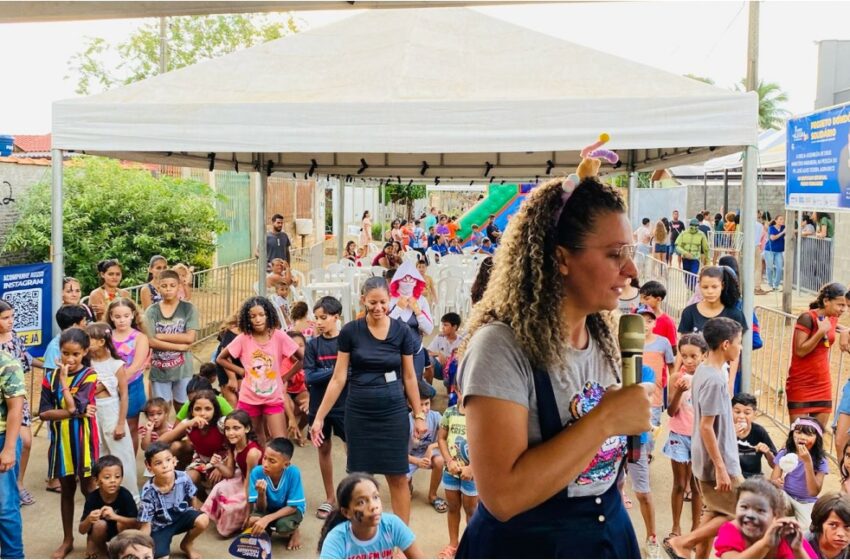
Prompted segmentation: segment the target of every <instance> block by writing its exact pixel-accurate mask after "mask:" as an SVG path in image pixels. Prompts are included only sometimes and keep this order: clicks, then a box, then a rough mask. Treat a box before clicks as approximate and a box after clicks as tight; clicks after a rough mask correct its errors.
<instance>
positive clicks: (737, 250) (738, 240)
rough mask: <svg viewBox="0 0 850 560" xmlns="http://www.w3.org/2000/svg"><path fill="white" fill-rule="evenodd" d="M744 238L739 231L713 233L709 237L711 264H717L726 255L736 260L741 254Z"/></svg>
mask: <svg viewBox="0 0 850 560" xmlns="http://www.w3.org/2000/svg"><path fill="white" fill-rule="evenodd" d="M743 240H744V237H743V235H742V233H741V232H739V231H713V232H711V233H710V234H709V236H708V244H709V247H710V251H711V262H712V263H717V261H718V259H720V257H722V256H724V255H732V256H733V257H735V258H738V256H739V255H740V254H741V247H742V245H743Z"/></svg>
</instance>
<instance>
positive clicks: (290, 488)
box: [248, 465, 307, 515]
mask: <svg viewBox="0 0 850 560" xmlns="http://www.w3.org/2000/svg"><path fill="white" fill-rule="evenodd" d="M258 480H265V481H266V506H267V508H268V511H267V513H271V512H273V511H277V510H279V509H281V508H284V507H293V508H295V509H297V510H298V511H300V512H301V514H302V515H303V514H304V512H305V511H306V509H307V500H306V499H305V498H304V486H303V485H302V484H301V471H299V470H298V467H296V466H295V465H289V466H288V467H286V469H284V471H283V474H281V475H280V481H279V482H278V485H277V486H275V485H274V484H273V483H272V480H271V478H269V477H268V476H267V475H266V474H265V473H264V472H263V466H262V465H257V466H255V467H254V468H253V469H251V476H250V478H249V480H248V503H249V504H255V503H257V497H258V495H257V487H256V485H257V481H258Z"/></svg>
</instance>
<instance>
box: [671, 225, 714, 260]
mask: <svg viewBox="0 0 850 560" xmlns="http://www.w3.org/2000/svg"><path fill="white" fill-rule="evenodd" d="M676 252H677V253H678V254H679V255H680V256H682V257H685V258H689V259H700V258H702V257H707V256H708V239H707V238H706V237H705V235H704V234H703V233H702V232H701V231H700V230H696V231H695V232H692V231H691V230H690V228H688V229H686V230H685V231H683V232H682V233H680V234H679V237H677V238H676ZM686 254H687V255H689V256H685V255H686Z"/></svg>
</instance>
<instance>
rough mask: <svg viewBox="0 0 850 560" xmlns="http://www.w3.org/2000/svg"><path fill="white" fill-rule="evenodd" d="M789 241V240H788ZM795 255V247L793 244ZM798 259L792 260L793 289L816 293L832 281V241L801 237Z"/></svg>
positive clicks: (798, 291)
mask: <svg viewBox="0 0 850 560" xmlns="http://www.w3.org/2000/svg"><path fill="white" fill-rule="evenodd" d="M789 241H790V240H789ZM794 252H795V255H796V253H797V245H796V243H795V244H794ZM797 256H798V257H799V258H795V259H794V263H795V268H794V287H795V288H796V289H797V293H798V294H799V293H800V292H801V291H806V292H812V293H817V292H818V291H819V290H820V289H821V287H822V286H823V285H824V284H827V283H829V282H830V281H831V280H832V258H833V247H832V239H829V238H822V237H814V236H808V237H802V238H801V239H800V253H799V255H797Z"/></svg>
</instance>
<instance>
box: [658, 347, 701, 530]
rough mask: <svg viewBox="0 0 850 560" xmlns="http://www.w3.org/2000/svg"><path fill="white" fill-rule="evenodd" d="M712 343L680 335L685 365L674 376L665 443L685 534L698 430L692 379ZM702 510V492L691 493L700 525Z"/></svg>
mask: <svg viewBox="0 0 850 560" xmlns="http://www.w3.org/2000/svg"><path fill="white" fill-rule="evenodd" d="M706 352H708V345H706V343H705V339H703V337H702V335H701V334H684V335H682V338H681V339H679V356H680V359H681V361H682V369H681V370H680V371H679V372H678V373H676V374H674V375H673V377H672V378H671V379H670V398H669V403H668V405H667V414H669V415H670V423H669V427H670V436H669V437H668V438H667V443H665V444H664V449H663V452H664V454H665V455H667V456H668V457H670V464H671V465H672V467H673V493H672V495H671V496H670V501H671V508H672V511H673V529H672V530H671V531H670V533H671V534H672V535H676V536H678V535H681V534H682V527H681V525H680V522H681V517H682V507H683V503H684V501H685V492H686V490H687V488H688V482H689V481H690V480H691V436H692V435H693V433H694V407H693V404H691V379H692V378H693V376H694V372H695V371H696V369H697V366H698V365H699V364H700V363H701V362H702V360H703V358H704V357H705V353H706ZM701 511H702V499H701V498H700V495H699V492H694V493H693V496H692V497H691V513H692V519H693V524H692V527H691V530H692V531H693V530H694V529H696V525H697V524H698V523H699V518H700V512H701Z"/></svg>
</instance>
